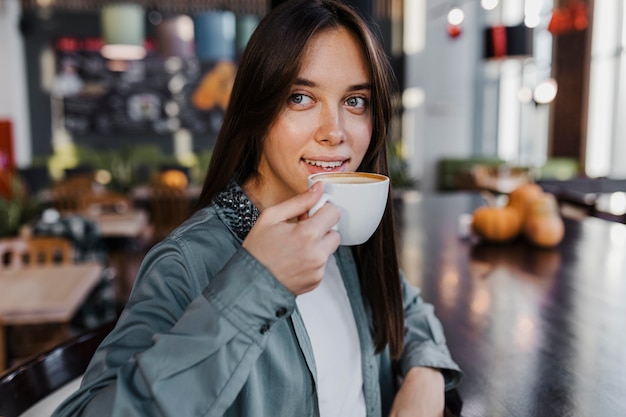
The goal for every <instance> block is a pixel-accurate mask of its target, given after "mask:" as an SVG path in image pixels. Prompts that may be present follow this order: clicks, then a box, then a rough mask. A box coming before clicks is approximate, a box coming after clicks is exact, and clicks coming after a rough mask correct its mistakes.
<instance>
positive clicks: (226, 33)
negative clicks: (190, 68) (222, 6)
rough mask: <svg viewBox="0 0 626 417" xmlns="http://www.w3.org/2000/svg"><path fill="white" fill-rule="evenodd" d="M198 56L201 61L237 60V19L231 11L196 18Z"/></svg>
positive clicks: (207, 13) (212, 12)
mask: <svg viewBox="0 0 626 417" xmlns="http://www.w3.org/2000/svg"><path fill="white" fill-rule="evenodd" d="M193 20H194V29H195V36H196V56H197V57H198V59H200V60H201V61H219V60H226V61H232V60H233V59H234V58H235V35H236V29H235V26H236V18H235V14H234V13H233V12H231V11H226V10H225V11H210V12H206V13H200V14H197V15H195V16H194V19H193Z"/></svg>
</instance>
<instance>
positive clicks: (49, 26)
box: [20, 11, 219, 158]
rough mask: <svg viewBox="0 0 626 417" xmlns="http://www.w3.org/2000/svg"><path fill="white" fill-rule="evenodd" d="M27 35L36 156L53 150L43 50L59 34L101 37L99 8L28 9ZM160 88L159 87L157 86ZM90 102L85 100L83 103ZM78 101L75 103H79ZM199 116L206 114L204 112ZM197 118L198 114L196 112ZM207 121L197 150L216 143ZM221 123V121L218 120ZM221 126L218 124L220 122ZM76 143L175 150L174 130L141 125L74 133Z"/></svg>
mask: <svg viewBox="0 0 626 417" xmlns="http://www.w3.org/2000/svg"><path fill="white" fill-rule="evenodd" d="M20 28H21V32H22V35H23V37H24V46H25V58H26V69H27V82H28V102H29V118H30V126H31V132H32V149H33V156H34V157H35V158H37V157H39V156H47V155H50V154H51V153H52V151H53V150H52V131H51V121H52V120H51V119H52V116H51V99H50V93H49V92H48V91H44V89H43V88H42V86H41V78H42V67H41V54H42V52H43V51H44V50H45V49H46V48H48V47H53V46H54V43H55V40H57V39H58V38H60V37H75V38H79V39H82V38H90V37H93V38H98V37H100V36H101V30H100V18H99V14H98V12H88V11H85V12H81V13H72V12H54V13H53V14H51V15H50V16H41V15H38V14H36V13H35V12H25V13H24V14H23V15H22V17H21V21H20ZM146 30H147V33H146V35H147V37H148V38H150V37H151V36H152V33H151V26H150V25H148V24H147V25H146ZM156 88H160V87H156V86H155V89H156ZM85 103H87V104H89V103H88V102H87V101H84V102H83V104H85ZM80 105H81V104H77V105H76V106H77V107H78V106H80ZM200 117H204V115H201V116H200ZM196 118H198V116H197V115H196ZM206 119H207V124H211V123H212V126H213V127H211V128H209V129H204V131H202V132H200V133H194V134H193V135H194V148H195V149H194V150H196V151H197V150H202V149H206V148H210V147H212V146H213V143H214V141H215V136H216V129H215V126H214V125H215V123H214V121H213V122H212V121H211V120H208V119H209V115H206ZM218 125H219V123H218ZM217 128H219V126H217ZM72 136H73V140H74V143H75V144H76V145H79V146H81V145H84V146H88V147H91V148H96V149H118V148H121V147H126V146H131V145H133V144H147V143H150V144H158V145H159V146H160V147H161V148H162V149H163V151H164V152H165V153H166V154H172V153H173V138H172V134H171V133H163V132H160V133H155V132H152V131H149V130H144V131H142V130H141V129H134V130H127V131H123V130H122V131H120V130H119V129H117V130H115V129H112V130H110V131H104V132H102V131H93V129H92V130H90V131H88V132H83V133H81V134H73V135H72Z"/></svg>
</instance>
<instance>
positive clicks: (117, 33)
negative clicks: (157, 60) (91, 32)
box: [100, 3, 146, 61]
mask: <svg viewBox="0 0 626 417" xmlns="http://www.w3.org/2000/svg"><path fill="white" fill-rule="evenodd" d="M100 23H101V25H102V33H103V37H104V46H103V47H102V49H101V50H100V53H101V54H102V55H103V56H104V57H105V58H107V59H110V60H121V61H132V60H139V59H143V58H144V57H145V56H146V48H145V46H144V37H145V12H144V10H143V8H142V7H141V6H140V5H139V4H136V3H112V4H108V5H106V6H104V7H103V8H102V11H101V14H100Z"/></svg>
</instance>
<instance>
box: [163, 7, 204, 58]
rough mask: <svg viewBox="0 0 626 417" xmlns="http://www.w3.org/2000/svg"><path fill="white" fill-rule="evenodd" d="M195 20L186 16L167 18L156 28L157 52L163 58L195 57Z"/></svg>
mask: <svg viewBox="0 0 626 417" xmlns="http://www.w3.org/2000/svg"><path fill="white" fill-rule="evenodd" d="M193 26H194V25H193V20H192V19H191V17H189V16H186V15H179V16H171V17H166V18H164V19H163V21H161V22H160V23H159V24H157V25H156V27H155V38H156V43H157V51H158V52H159V55H161V56H162V57H163V58H170V57H174V56H177V57H180V58H191V57H193V56H194V55H195V48H194V29H193Z"/></svg>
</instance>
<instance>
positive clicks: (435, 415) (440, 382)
mask: <svg viewBox="0 0 626 417" xmlns="http://www.w3.org/2000/svg"><path fill="white" fill-rule="evenodd" d="M444 407H445V384H444V379H443V375H442V374H441V372H440V371H439V370H437V369H434V368H426V367H418V368H411V370H409V372H407V374H406V376H405V378H404V381H403V382H402V386H400V390H399V391H398V393H397V394H396V398H395V399H394V401H393V406H392V408H391V412H390V413H389V417H442V416H443V409H444Z"/></svg>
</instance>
